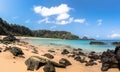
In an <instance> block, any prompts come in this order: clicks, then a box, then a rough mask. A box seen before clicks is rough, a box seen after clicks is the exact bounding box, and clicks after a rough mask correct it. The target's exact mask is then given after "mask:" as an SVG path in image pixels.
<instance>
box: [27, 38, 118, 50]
mask: <svg viewBox="0 0 120 72" xmlns="http://www.w3.org/2000/svg"><path fill="white" fill-rule="evenodd" d="M27 40H28V41H30V42H31V43H33V44H40V45H50V44H60V45H67V46H71V47H73V48H81V49H83V50H87V51H97V52H101V51H102V52H103V51H106V50H107V49H112V50H114V49H115V46H114V45H90V44H89V43H90V42H91V41H92V40H62V39H47V38H36V39H34V38H33V39H27ZM94 41H100V42H108V43H109V42H120V40H94Z"/></svg>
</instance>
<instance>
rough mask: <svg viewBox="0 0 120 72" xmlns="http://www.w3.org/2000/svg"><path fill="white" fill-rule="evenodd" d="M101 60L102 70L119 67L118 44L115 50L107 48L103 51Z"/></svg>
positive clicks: (119, 47)
mask: <svg viewBox="0 0 120 72" xmlns="http://www.w3.org/2000/svg"><path fill="white" fill-rule="evenodd" d="M101 61H102V68H101V70H102V71H107V70H108V69H109V68H119V69H120V46H117V47H116V48H115V50H107V51H105V52H103V54H102V56H101Z"/></svg>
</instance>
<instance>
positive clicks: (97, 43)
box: [89, 41, 106, 45]
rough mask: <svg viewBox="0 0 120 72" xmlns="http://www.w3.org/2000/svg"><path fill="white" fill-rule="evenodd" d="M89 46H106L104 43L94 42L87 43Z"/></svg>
mask: <svg viewBox="0 0 120 72" xmlns="http://www.w3.org/2000/svg"><path fill="white" fill-rule="evenodd" d="M89 44H90V45H106V43H104V42H97V41H96V42H95V41H91V42H90V43H89Z"/></svg>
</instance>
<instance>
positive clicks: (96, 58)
mask: <svg viewBox="0 0 120 72" xmlns="http://www.w3.org/2000/svg"><path fill="white" fill-rule="evenodd" d="M100 57H101V56H100V55H97V54H95V53H90V54H89V55H88V58H90V59H93V60H98V59H100Z"/></svg>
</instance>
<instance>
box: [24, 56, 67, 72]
mask: <svg viewBox="0 0 120 72" xmlns="http://www.w3.org/2000/svg"><path fill="white" fill-rule="evenodd" d="M48 62H50V64H51V65H53V66H54V67H59V68H65V67H66V66H64V65H62V64H58V63H56V62H54V61H50V60H47V59H45V58H42V57H38V56H31V57H30V58H28V59H27V60H26V61H25V64H26V65H27V70H31V71H34V70H38V69H39V68H40V67H41V66H44V65H46V64H48Z"/></svg>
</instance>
